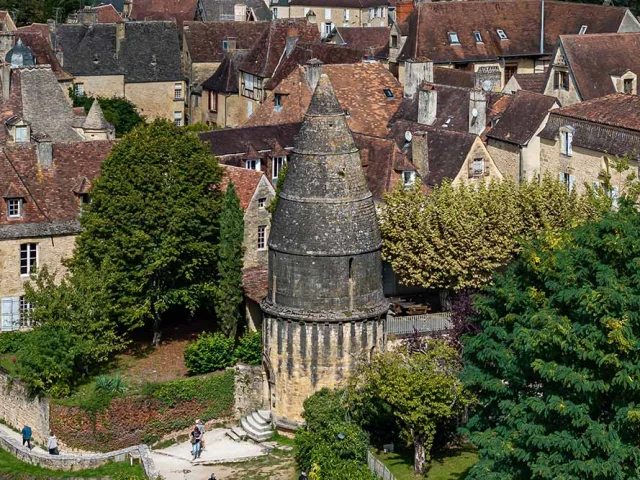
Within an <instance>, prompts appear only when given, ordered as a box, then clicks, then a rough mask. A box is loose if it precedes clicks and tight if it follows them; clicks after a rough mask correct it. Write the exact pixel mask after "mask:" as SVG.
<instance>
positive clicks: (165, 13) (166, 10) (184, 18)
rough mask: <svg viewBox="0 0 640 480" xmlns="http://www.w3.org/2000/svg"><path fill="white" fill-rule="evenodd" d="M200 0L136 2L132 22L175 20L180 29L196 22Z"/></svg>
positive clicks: (148, 0) (141, 0)
mask: <svg viewBox="0 0 640 480" xmlns="http://www.w3.org/2000/svg"><path fill="white" fill-rule="evenodd" d="M197 6H198V0H135V1H134V2H133V5H132V8H131V15H130V18H131V19H132V20H137V21H144V20H175V21H176V23H177V24H178V27H179V28H181V27H182V23H183V22H188V21H191V20H195V18H196V8H197Z"/></svg>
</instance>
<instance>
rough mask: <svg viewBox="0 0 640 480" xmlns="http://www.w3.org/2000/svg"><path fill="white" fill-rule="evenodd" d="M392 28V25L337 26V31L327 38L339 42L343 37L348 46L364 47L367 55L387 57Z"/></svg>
mask: <svg viewBox="0 0 640 480" xmlns="http://www.w3.org/2000/svg"><path fill="white" fill-rule="evenodd" d="M390 30H391V28H390V27H336V33H335V34H333V35H331V36H330V37H329V38H328V39H327V40H328V41H334V42H337V41H339V40H340V39H342V41H343V42H344V45H345V46H347V47H351V48H359V49H363V50H364V51H365V52H366V53H367V55H370V56H375V57H378V58H386V57H388V56H389V38H390V34H389V31H390ZM333 63H340V62H333Z"/></svg>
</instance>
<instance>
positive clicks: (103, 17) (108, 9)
mask: <svg viewBox="0 0 640 480" xmlns="http://www.w3.org/2000/svg"><path fill="white" fill-rule="evenodd" d="M95 9H96V10H97V11H98V23H116V22H119V21H120V20H122V18H121V17H120V14H119V13H118V11H117V10H116V9H115V7H114V6H113V5H110V4H107V5H98V6H97V7H95Z"/></svg>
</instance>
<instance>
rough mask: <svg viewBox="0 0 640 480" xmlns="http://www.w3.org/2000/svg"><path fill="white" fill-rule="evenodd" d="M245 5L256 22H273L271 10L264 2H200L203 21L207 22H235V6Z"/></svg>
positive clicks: (218, 0)
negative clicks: (251, 12)
mask: <svg viewBox="0 0 640 480" xmlns="http://www.w3.org/2000/svg"><path fill="white" fill-rule="evenodd" d="M238 3H244V4H245V5H246V6H247V10H251V11H253V13H254V15H255V17H256V20H258V21H262V20H271V10H270V9H269V7H268V6H267V5H266V3H265V2H264V1H263V0H242V1H240V0H200V5H201V15H202V20H203V21H205V22H222V21H233V20H234V15H235V8H234V7H235V5H236V4H238Z"/></svg>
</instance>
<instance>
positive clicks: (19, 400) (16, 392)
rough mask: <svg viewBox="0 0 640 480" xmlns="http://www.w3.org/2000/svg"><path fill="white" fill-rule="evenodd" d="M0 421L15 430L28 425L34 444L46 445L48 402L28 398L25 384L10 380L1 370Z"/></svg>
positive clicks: (47, 435)
mask: <svg viewBox="0 0 640 480" xmlns="http://www.w3.org/2000/svg"><path fill="white" fill-rule="evenodd" d="M0 419H2V420H3V421H4V422H5V423H6V424H7V425H9V426H10V427H12V428H14V429H16V430H22V427H24V426H25V425H29V426H30V427H31V430H32V431H33V437H34V439H35V440H36V442H38V443H41V444H45V443H47V439H48V438H49V402H47V400H46V399H40V398H29V395H28V394H27V387H26V386H25V384H24V383H23V382H22V381H20V380H12V379H11V377H10V376H9V374H8V373H7V372H6V370H3V369H0Z"/></svg>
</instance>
